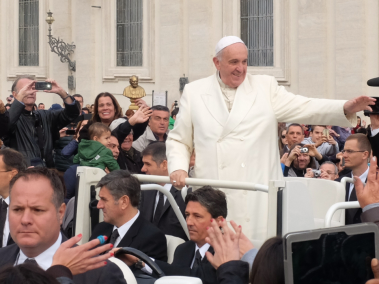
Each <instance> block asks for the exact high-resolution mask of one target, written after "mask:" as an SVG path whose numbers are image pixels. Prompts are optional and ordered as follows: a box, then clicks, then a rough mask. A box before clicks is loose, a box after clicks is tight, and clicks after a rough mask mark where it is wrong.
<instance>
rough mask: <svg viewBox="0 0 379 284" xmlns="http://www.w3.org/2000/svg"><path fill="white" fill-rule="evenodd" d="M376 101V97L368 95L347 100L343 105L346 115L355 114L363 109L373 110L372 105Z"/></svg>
mask: <svg viewBox="0 0 379 284" xmlns="http://www.w3.org/2000/svg"><path fill="white" fill-rule="evenodd" d="M375 101H376V99H374V98H370V97H368V96H360V97H357V98H354V99H352V100H349V101H347V102H346V103H345V104H344V106H343V110H344V111H345V114H346V115H349V114H355V113H356V112H359V111H363V110H368V111H372V108H371V107H370V106H372V105H375Z"/></svg>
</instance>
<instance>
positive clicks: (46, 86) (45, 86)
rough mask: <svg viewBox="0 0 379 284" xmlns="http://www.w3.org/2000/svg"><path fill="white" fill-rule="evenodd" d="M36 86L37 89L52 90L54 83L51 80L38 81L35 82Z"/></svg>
mask: <svg viewBox="0 0 379 284" xmlns="http://www.w3.org/2000/svg"><path fill="white" fill-rule="evenodd" d="M34 87H35V89H36V90H40V91H43V90H51V87H52V85H51V83H50V82H36V83H35V84H34Z"/></svg>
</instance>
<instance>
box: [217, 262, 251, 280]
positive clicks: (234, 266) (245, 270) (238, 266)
mask: <svg viewBox="0 0 379 284" xmlns="http://www.w3.org/2000/svg"><path fill="white" fill-rule="evenodd" d="M230 283H233V284H248V283H249V264H248V263H247V262H245V261H241V260H233V261H228V262H226V263H224V264H222V265H220V266H219V268H218V269H217V284H230Z"/></svg>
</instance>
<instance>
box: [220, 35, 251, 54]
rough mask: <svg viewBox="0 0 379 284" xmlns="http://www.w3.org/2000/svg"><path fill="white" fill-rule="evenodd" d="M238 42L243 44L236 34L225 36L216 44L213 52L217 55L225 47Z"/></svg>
mask: <svg viewBox="0 0 379 284" xmlns="http://www.w3.org/2000/svg"><path fill="white" fill-rule="evenodd" d="M239 42H240V43H243V44H245V43H244V42H243V41H242V40H241V39H240V38H239V37H238V36H225V37H223V38H222V39H220V40H219V41H218V43H217V44H216V48H215V54H216V55H217V53H219V52H220V51H221V50H223V49H224V48H225V47H227V46H229V45H232V44H235V43H239Z"/></svg>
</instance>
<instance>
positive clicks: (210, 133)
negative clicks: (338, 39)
mask: <svg viewBox="0 0 379 284" xmlns="http://www.w3.org/2000/svg"><path fill="white" fill-rule="evenodd" d="M345 102H346V101H343V100H338V101H337V100H327V99H310V98H306V97H302V96H298V95H294V94H292V93H289V92H287V91H286V90H285V88H284V87H282V86H279V85H278V83H277V81H276V80H275V78H274V77H271V76H265V75H250V74H247V75H246V78H245V80H244V81H243V83H242V84H241V85H240V86H239V87H238V88H237V91H236V94H235V98H234V102H233V106H232V109H231V111H230V113H229V111H228V109H227V107H226V103H225V101H224V96H223V94H222V93H221V89H220V85H219V83H218V81H217V77H216V74H215V75H213V76H210V77H208V78H204V79H201V80H197V81H195V82H192V83H190V84H187V85H186V86H185V89H184V91H183V95H182V97H181V100H180V111H179V114H178V115H177V119H176V122H175V126H174V129H173V130H172V131H170V133H169V135H168V138H167V141H166V145H167V159H168V170H169V173H170V174H171V173H172V172H173V171H176V170H184V171H188V165H189V161H190V155H191V153H192V149H193V147H195V148H196V163H195V171H194V172H195V177H196V178H207V179H217V180H227V181H244V182H252V183H258V184H265V185H268V182H269V180H281V179H283V174H282V170H281V166H280V157H279V149H278V135H277V133H278V125H277V123H278V121H279V122H297V123H304V124H320V125H339V126H345V127H351V126H352V125H356V122H355V121H356V116H355V115H352V116H351V117H348V118H346V116H345V114H344V110H343V105H344V104H345ZM348 119H349V120H348ZM194 145H196V146H194ZM222 190H223V191H224V192H225V193H226V196H227V203H228V218H227V220H228V221H229V220H234V221H236V222H237V224H239V225H242V229H243V232H244V233H245V234H246V235H247V236H248V237H249V238H250V240H252V241H253V242H256V243H262V241H264V240H265V239H266V238H267V214H268V210H267V209H268V198H267V193H264V192H249V191H244V190H233V189H222Z"/></svg>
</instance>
